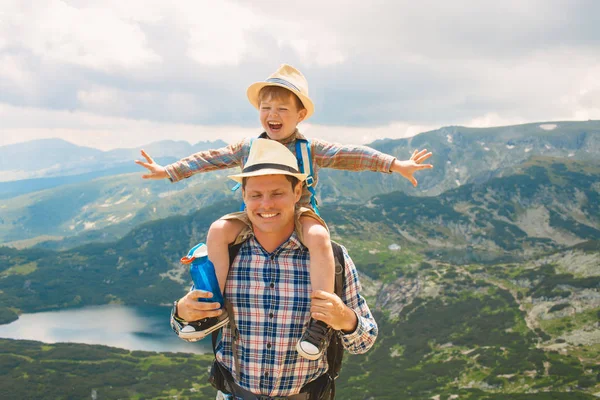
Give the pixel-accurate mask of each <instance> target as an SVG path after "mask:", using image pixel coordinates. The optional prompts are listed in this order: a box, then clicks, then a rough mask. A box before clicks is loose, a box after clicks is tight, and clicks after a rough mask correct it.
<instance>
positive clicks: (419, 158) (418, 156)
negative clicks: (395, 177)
mask: <svg viewBox="0 0 600 400" xmlns="http://www.w3.org/2000/svg"><path fill="white" fill-rule="evenodd" d="M431 156H432V154H431V152H429V153H427V149H423V150H421V151H419V150H415V151H413V154H412V156H411V157H410V159H409V160H406V161H399V160H397V159H396V160H394V163H393V164H392V168H391V171H392V172H397V173H399V174H400V175H402V176H403V177H405V178H406V179H408V180H409V181H410V183H412V184H413V186H414V187H416V186H417V180H416V179H415V177H414V176H413V174H414V173H415V172H417V171H420V170H422V169H430V168H433V165H431V164H422V162H423V161H425V160H427V159H428V158H429V157H431Z"/></svg>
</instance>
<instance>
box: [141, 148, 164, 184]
mask: <svg viewBox="0 0 600 400" xmlns="http://www.w3.org/2000/svg"><path fill="white" fill-rule="evenodd" d="M142 156H143V157H144V158H145V159H146V161H147V162H143V161H140V160H135V163H136V164H138V165H141V166H142V167H144V168H146V169H147V170H148V171H150V173H149V174H146V175H142V178H143V179H165V178H168V177H169V174H167V170H166V169H165V167H163V166H162V165H160V164H157V163H155V162H154V160H153V159H152V157H150V156H149V155H148V153H146V152H145V151H144V150H142Z"/></svg>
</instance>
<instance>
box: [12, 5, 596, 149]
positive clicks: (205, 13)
mask: <svg viewBox="0 0 600 400" xmlns="http://www.w3.org/2000/svg"><path fill="white" fill-rule="evenodd" d="M598 15H600V1H595V0H589V1H580V0H564V1H558V0H556V1H553V0H539V1H537V0H504V1H501V2H499V1H497V0H495V1H488V0H452V1H441V0H440V1H438V0H421V1H418V2H417V1H414V0H410V1H408V0H407V1H404V0H402V1H400V0H371V1H368V2H349V1H341V0H318V1H313V0H305V1H303V2H283V1H280V0H278V1H271V0H253V1H235V0H223V1H214V0H213V1H203V0H189V1H188V0H169V1H167V0H127V1H123V0H102V1H93V0H35V1H33V0H0V146H2V145H7V144H11V143H17V142H22V141H27V140H33V139H39V138H49V137H60V138H63V139H66V140H69V141H71V142H74V143H77V144H80V145H87V146H91V147H97V148H101V149H111V148H117V147H134V146H140V145H143V144H146V143H150V142H154V141H158V140H163V139H173V140H186V141H189V142H190V143H196V142H198V141H204V140H214V139H217V138H221V139H223V140H225V141H228V142H231V141H233V140H236V139H239V138H241V137H243V136H248V135H256V134H258V133H260V124H259V122H258V118H257V112H256V110H255V109H254V108H253V107H252V106H251V105H250V104H249V103H248V101H247V100H246V96H245V93H246V88H247V86H248V85H249V84H251V83H252V82H255V81H259V80H264V79H265V78H266V77H267V76H268V75H269V74H271V73H272V72H273V71H274V70H275V69H276V68H277V67H278V66H279V65H280V64H281V63H284V62H285V63H289V64H292V65H294V66H296V67H297V68H299V69H300V70H301V71H302V72H303V73H304V75H305V76H306V77H307V78H308V81H309V87H310V94H311V97H312V98H313V99H314V101H315V104H316V111H315V115H314V116H313V117H311V118H310V119H309V120H308V121H307V122H306V123H304V124H303V126H302V127H301V128H302V130H303V131H304V132H305V133H307V134H308V135H310V136H318V137H323V138H325V139H328V140H333V141H338V142H355V143H369V142H371V141H373V140H375V139H378V138H384V137H394V138H397V137H406V136H410V135H414V134H416V133H419V132H423V131H426V130H431V129H436V128H439V127H441V126H447V125H467V126H480V127H484V126H496V125H508V124H515V123H523V122H540V121H556V120H587V119H600V25H599V24H598Z"/></svg>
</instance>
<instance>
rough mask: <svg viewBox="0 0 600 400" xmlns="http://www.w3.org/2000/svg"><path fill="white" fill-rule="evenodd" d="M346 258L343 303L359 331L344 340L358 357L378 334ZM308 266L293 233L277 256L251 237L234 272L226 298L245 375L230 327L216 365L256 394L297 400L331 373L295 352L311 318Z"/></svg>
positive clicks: (304, 250)
mask: <svg viewBox="0 0 600 400" xmlns="http://www.w3.org/2000/svg"><path fill="white" fill-rule="evenodd" d="M343 252H344V258H345V261H346V271H345V277H346V280H345V283H344V289H343V295H342V297H341V298H342V300H343V301H344V303H345V304H346V305H347V306H348V307H350V308H351V309H352V310H354V312H355V313H356V315H357V317H358V325H357V328H356V330H355V331H354V332H352V333H349V334H341V337H342V342H343V344H344V347H345V348H346V350H347V351H349V352H350V353H353V354H360V353H364V352H366V351H367V350H369V348H371V346H372V345H373V343H374V342H375V339H376V337H377V333H378V328H377V323H376V322H375V319H374V318H373V316H372V314H371V311H370V310H369V307H368V305H367V303H366V302H365V299H364V298H363V297H362V296H361V295H360V290H361V286H360V282H359V279H358V273H357V271H356V267H355V266H354V263H353V262H352V259H351V258H350V256H349V255H348V252H347V251H346V249H345V248H343ZM309 260H310V259H309V253H308V249H307V248H306V247H304V246H303V245H302V243H301V242H300V241H299V240H298V238H297V236H296V234H295V233H294V234H292V236H291V237H290V238H289V239H288V240H287V241H286V242H285V243H283V244H282V245H281V246H279V248H277V249H276V250H275V251H274V252H273V253H267V252H266V251H265V250H264V249H263V248H262V246H260V244H259V243H258V242H257V241H256V240H255V239H254V237H251V238H250V239H248V240H247V241H246V242H245V243H244V244H243V245H242V247H241V248H240V250H239V253H238V255H237V256H236V258H235V260H234V262H233V264H232V266H231V270H230V271H229V276H228V279H227V284H226V287H225V295H226V297H227V299H228V301H229V302H230V303H231V305H232V307H233V314H234V316H235V323H236V325H237V328H238V331H239V337H238V340H237V342H236V344H237V351H238V355H237V356H238V361H239V365H240V370H241V372H238V371H236V370H235V367H234V365H235V362H234V360H233V354H232V347H231V340H232V335H231V329H230V327H229V325H225V326H224V327H223V336H222V340H221V341H220V343H219V344H218V346H217V359H218V360H219V362H221V364H222V365H223V366H225V368H227V369H228V370H229V371H230V372H231V373H232V375H233V376H234V379H235V380H236V382H237V383H238V384H239V385H240V386H242V387H243V388H244V389H246V390H249V391H251V392H253V393H255V394H264V395H269V396H289V395H292V394H296V393H298V392H299V391H300V389H301V388H302V386H304V385H305V384H307V383H308V382H310V381H312V380H314V379H316V378H318V377H319V376H321V375H323V374H324V373H325V372H326V371H327V359H326V357H322V358H321V359H319V360H315V361H310V360H307V359H305V358H303V357H302V356H300V355H299V354H298V353H297V351H296V343H297V342H298V340H299V339H300V337H301V336H302V332H303V329H304V326H305V324H306V322H307V321H308V319H309V317H310V293H311V286H310V276H309ZM172 322H173V321H172ZM336 334H337V332H336Z"/></svg>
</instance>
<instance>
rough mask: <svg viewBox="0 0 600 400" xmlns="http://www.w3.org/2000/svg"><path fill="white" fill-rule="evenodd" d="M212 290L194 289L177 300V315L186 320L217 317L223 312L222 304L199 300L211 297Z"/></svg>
mask: <svg viewBox="0 0 600 400" xmlns="http://www.w3.org/2000/svg"><path fill="white" fill-rule="evenodd" d="M211 297H213V294H212V293H211V292H206V291H204V290H193V291H191V292H189V293H188V294H186V295H185V296H183V297H182V298H181V300H179V301H178V302H177V316H178V317H179V318H181V319H183V320H184V321H198V320H200V319H204V318H208V317H217V316H219V315H221V313H223V310H221V309H220V308H221V304H219V303H205V302H202V301H198V299H200V298H204V299H210V298H211Z"/></svg>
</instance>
